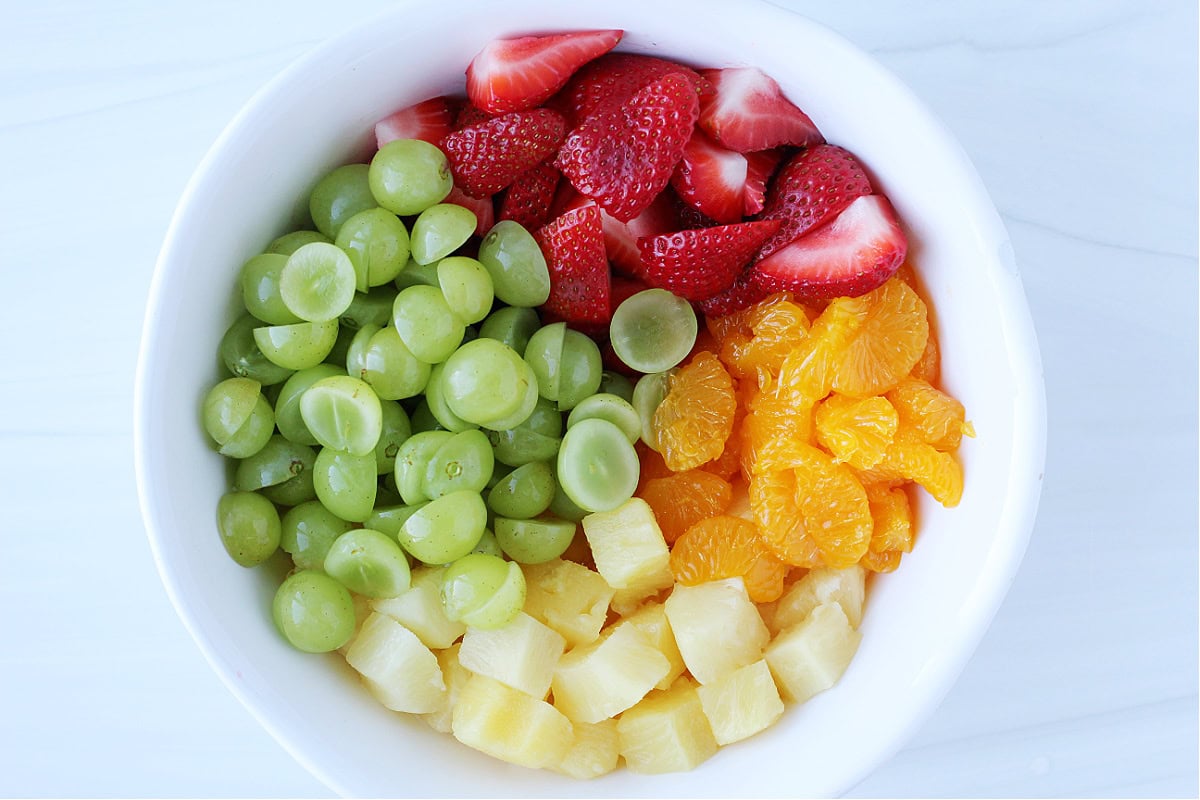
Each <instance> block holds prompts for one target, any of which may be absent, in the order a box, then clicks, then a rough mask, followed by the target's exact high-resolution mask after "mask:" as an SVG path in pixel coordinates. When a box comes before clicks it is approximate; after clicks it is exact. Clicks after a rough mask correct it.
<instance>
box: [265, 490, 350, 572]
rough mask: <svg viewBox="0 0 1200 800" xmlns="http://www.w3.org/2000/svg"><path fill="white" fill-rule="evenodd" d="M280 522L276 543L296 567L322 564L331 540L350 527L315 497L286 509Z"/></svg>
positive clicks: (316, 566)
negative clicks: (281, 526)
mask: <svg viewBox="0 0 1200 800" xmlns="http://www.w3.org/2000/svg"><path fill="white" fill-rule="evenodd" d="M282 525H283V530H282V532H281V533H280V537H279V545H280V547H282V548H283V550H284V552H287V553H290V554H291V556H292V563H293V564H295V565H296V566H297V567H298V568H300V569H315V570H322V569H324V568H325V555H326V554H327V553H328V552H329V548H330V547H331V546H333V542H334V540H335V539H337V538H338V537H339V536H341V535H342V534H343V533H345V532H346V531H348V530H350V528H351V527H353V526H352V525H351V524H350V523H349V522H347V521H346V520H344V519H342V518H341V517H339V516H338V515H337V514H334V513H333V512H332V511H330V510H329V509H328V508H326V507H325V506H323V505H321V503H320V501H318V500H311V501H308V502H305V503H301V504H300V505H298V506H296V507H294V508H291V509H288V511H287V513H286V514H284V515H283V522H282ZM372 527H373V526H372Z"/></svg>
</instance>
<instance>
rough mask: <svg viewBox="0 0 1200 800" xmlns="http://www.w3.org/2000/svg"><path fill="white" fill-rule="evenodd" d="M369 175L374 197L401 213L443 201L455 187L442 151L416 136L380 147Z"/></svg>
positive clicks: (380, 202) (405, 215)
mask: <svg viewBox="0 0 1200 800" xmlns="http://www.w3.org/2000/svg"><path fill="white" fill-rule="evenodd" d="M368 177H369V183H370V187H371V194H372V195H373V196H374V197H375V201H376V202H377V203H378V204H379V205H381V206H383V207H384V208H386V209H387V210H388V211H391V212H392V213H394V214H399V215H400V216H402V217H407V216H411V215H413V214H420V213H421V212H422V211H424V210H425V209H427V208H429V207H430V206H432V205H434V204H435V203H440V202H442V201H443V200H445V199H446V195H448V194H450V190H451V189H452V188H454V177H453V175H451V173H450V162H449V161H447V160H446V156H445V154H444V153H442V151H441V150H439V149H438V148H437V147H435V146H434V145H432V144H429V142H423V141H421V140H419V139H397V140H395V141H392V142H388V143H387V144H385V145H384V146H383V147H381V148H379V152H377V153H376V154H375V157H374V158H372V159H371V167H370V173H369V176H368Z"/></svg>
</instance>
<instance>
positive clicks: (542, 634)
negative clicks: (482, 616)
mask: <svg viewBox="0 0 1200 800" xmlns="http://www.w3.org/2000/svg"><path fill="white" fill-rule="evenodd" d="M565 648H566V640H564V639H563V637H561V636H559V635H558V634H557V633H555V632H554V631H553V630H551V629H550V628H548V627H546V626H545V625H543V624H542V623H540V622H538V621H537V620H536V619H534V618H533V617H531V616H529V615H528V614H526V613H524V612H522V613H519V614H517V616H516V617H515V618H514V619H513V621H512V622H510V623H508V624H507V625H505V626H504V627H502V628H496V629H494V630H487V631H485V630H481V629H479V628H467V635H466V636H464V637H463V640H462V647H461V649H459V651H458V660H459V662H460V663H461V664H462V665H463V666H464V667H466V668H467V669H469V670H471V671H472V672H476V673H479V674H480V675H487V676H488V677H490V678H495V679H496V680H498V681H500V682H501V683H503V684H505V685H507V686H511V687H512V688H514V689H517V690H519V691H522V692H525V694H527V695H530V696H532V697H536V698H539V699H540V698H544V697H545V696H546V692H548V691H549V690H550V679H551V678H552V677H553V676H554V668H555V666H556V665H557V664H558V660H559V658H560V657H561V656H562V654H563V650H564V649H565Z"/></svg>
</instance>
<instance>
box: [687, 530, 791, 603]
mask: <svg viewBox="0 0 1200 800" xmlns="http://www.w3.org/2000/svg"><path fill="white" fill-rule="evenodd" d="M787 571H788V568H787V565H785V564H783V563H782V562H781V561H779V559H777V558H775V556H773V555H772V554H771V553H770V552H769V551H768V550H767V549H766V547H765V546H764V545H763V542H762V539H760V538H759V535H758V529H757V526H755V524H754V523H753V522H749V521H747V520H744V519H741V518H740V517H729V516H724V515H721V516H716V517H711V518H709V519H706V520H702V521H700V522H698V523H696V524H695V525H693V526H691V527H690V528H688V530H687V532H686V533H684V534H683V536H681V537H679V540H678V541H677V542H675V546H674V547H673V548H672V549H671V572H672V573H673V574H674V576H675V580H677V581H679V582H680V583H682V584H684V585H687V586H694V585H696V584H698V583H704V582H705V581H716V580H723V579H725V578H742V579H743V581H745V584H746V592H747V593H748V594H749V595H750V599H751V600H753V601H754V602H756V603H766V602H770V601H772V600H777V599H778V598H779V596H780V595H781V594H783V579H784V577H785V576H786V575H787Z"/></svg>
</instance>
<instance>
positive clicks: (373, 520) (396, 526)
mask: <svg viewBox="0 0 1200 800" xmlns="http://www.w3.org/2000/svg"><path fill="white" fill-rule="evenodd" d="M425 502H428V501H425ZM425 502H420V503H414V504H413V505H411V506H407V505H390V506H381V505H376V506H375V510H374V511H372V512H371V516H369V517H367V519H366V522H364V523H363V526H364V527H367V528H371V529H372V530H376V531H382V532H383V533H386V534H387V535H388V536H395V535H396V534H398V533H400V529H401V528H402V527H404V523H405V522H407V521H408V518H409V517H411V516H412V515H413V514H415V513H417V511H418V510H419V509H420V508H421V506H423V505H425Z"/></svg>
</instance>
